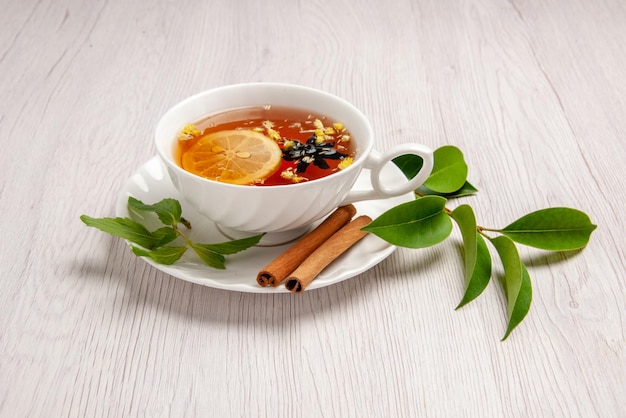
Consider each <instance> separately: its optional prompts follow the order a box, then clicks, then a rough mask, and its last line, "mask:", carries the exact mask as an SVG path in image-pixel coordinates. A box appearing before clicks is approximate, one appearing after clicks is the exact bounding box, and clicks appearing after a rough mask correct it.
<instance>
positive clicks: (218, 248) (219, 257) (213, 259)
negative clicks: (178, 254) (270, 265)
mask: <svg viewBox="0 0 626 418" xmlns="http://www.w3.org/2000/svg"><path fill="white" fill-rule="evenodd" d="M262 237H263V235H255V236H253V237H249V238H242V239H238V240H233V241H227V242H222V243H219V244H198V243H195V242H192V243H190V245H191V248H193V250H194V251H195V252H196V254H198V257H200V258H201V259H202V261H204V262H205V263H206V264H208V265H209V266H211V267H214V268H217V269H224V268H226V267H225V265H224V260H225V258H224V255H228V254H235V253H238V252H240V251H243V250H245V249H246V248H250V247H252V246H253V245H256V244H258V243H259V241H260V240H261V238H262Z"/></svg>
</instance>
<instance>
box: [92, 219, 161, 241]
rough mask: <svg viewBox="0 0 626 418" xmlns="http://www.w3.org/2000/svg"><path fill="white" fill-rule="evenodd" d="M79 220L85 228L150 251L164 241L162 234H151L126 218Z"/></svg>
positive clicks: (140, 225)
mask: <svg viewBox="0 0 626 418" xmlns="http://www.w3.org/2000/svg"><path fill="white" fill-rule="evenodd" d="M80 220H81V221H83V222H84V223H85V225H87V226H91V227H93V228H97V229H99V230H101V231H102V232H106V233H107V234H111V235H113V236H116V237H119V238H123V239H125V240H128V241H130V242H133V243H135V244H137V245H141V246H142V247H144V248H148V249H152V248H154V247H156V246H157V245H159V244H160V242H161V241H162V240H163V239H164V234H162V233H159V234H157V235H155V234H153V233H151V232H150V231H148V230H147V229H146V227H144V226H143V225H142V224H140V223H139V222H135V221H133V220H132V219H128V218H92V217H90V216H87V215H82V216H81V217H80Z"/></svg>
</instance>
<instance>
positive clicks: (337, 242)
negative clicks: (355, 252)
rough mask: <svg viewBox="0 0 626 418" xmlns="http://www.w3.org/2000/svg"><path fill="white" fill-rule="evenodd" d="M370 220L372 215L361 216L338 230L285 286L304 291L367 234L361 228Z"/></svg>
mask: <svg viewBox="0 0 626 418" xmlns="http://www.w3.org/2000/svg"><path fill="white" fill-rule="evenodd" d="M370 222H372V219H371V218H370V217H368V216H359V217H358V218H356V219H354V220H353V221H352V222H350V223H349V224H347V225H346V226H344V227H343V228H341V229H340V230H339V231H337V233H336V234H334V235H333V236H332V237H330V238H328V240H327V241H326V242H324V243H323V244H322V245H321V246H320V247H319V248H318V249H317V250H315V251H314V252H313V253H312V254H311V255H310V256H309V257H308V258H307V259H306V260H304V261H303V262H302V264H300V266H299V267H298V268H297V269H296V270H295V271H294V272H293V273H291V274H290V275H289V277H288V278H287V282H286V283H285V287H287V289H288V290H289V291H291V292H293V293H302V292H303V291H304V289H306V287H307V286H308V285H309V284H311V282H312V281H313V279H315V278H316V277H317V276H318V275H319V274H320V273H321V272H322V270H324V268H326V266H328V265H329V264H330V263H332V262H333V261H334V260H335V259H336V258H337V257H339V256H340V255H341V254H343V253H344V252H346V251H347V250H348V249H349V248H350V247H352V246H353V245H354V244H356V243H357V242H358V241H359V240H360V239H361V238H363V237H364V236H365V235H367V232H364V231H361V228H363V227H364V226H365V225H367V224H369V223H370Z"/></svg>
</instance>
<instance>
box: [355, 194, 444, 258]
mask: <svg viewBox="0 0 626 418" xmlns="http://www.w3.org/2000/svg"><path fill="white" fill-rule="evenodd" d="M445 204H446V199H444V198H443V197H439V196H427V197H423V198H420V199H417V200H414V201H410V202H406V203H402V204H400V205H398V206H396V207H394V208H391V209H389V210H388V211H386V212H385V213H383V214H382V215H380V216H379V217H378V218H376V219H374V220H373V221H372V222H371V223H370V224H369V225H367V226H366V227H364V228H363V231H367V232H370V233H372V234H374V235H377V236H378V237H380V238H382V239H383V240H385V241H387V242H389V243H391V244H393V245H398V246H401V247H407V248H424V247H430V246H432V245H435V244H438V243H440V242H441V241H443V240H444V239H446V238H447V237H448V236H449V235H450V232H452V221H451V220H450V217H449V216H448V215H447V213H446V212H445Z"/></svg>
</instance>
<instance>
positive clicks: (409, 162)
mask: <svg viewBox="0 0 626 418" xmlns="http://www.w3.org/2000/svg"><path fill="white" fill-rule="evenodd" d="M391 161H393V162H394V164H395V165H397V166H398V168H399V169H400V170H401V171H402V172H403V173H404V175H405V176H406V178H408V179H409V180H410V179H412V178H413V177H415V176H416V175H417V173H419V171H420V170H421V169H422V166H423V165H424V160H422V157H419V156H417V155H415V154H404V155H400V156H398V157H396V158H394V159H393V160H391Z"/></svg>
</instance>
